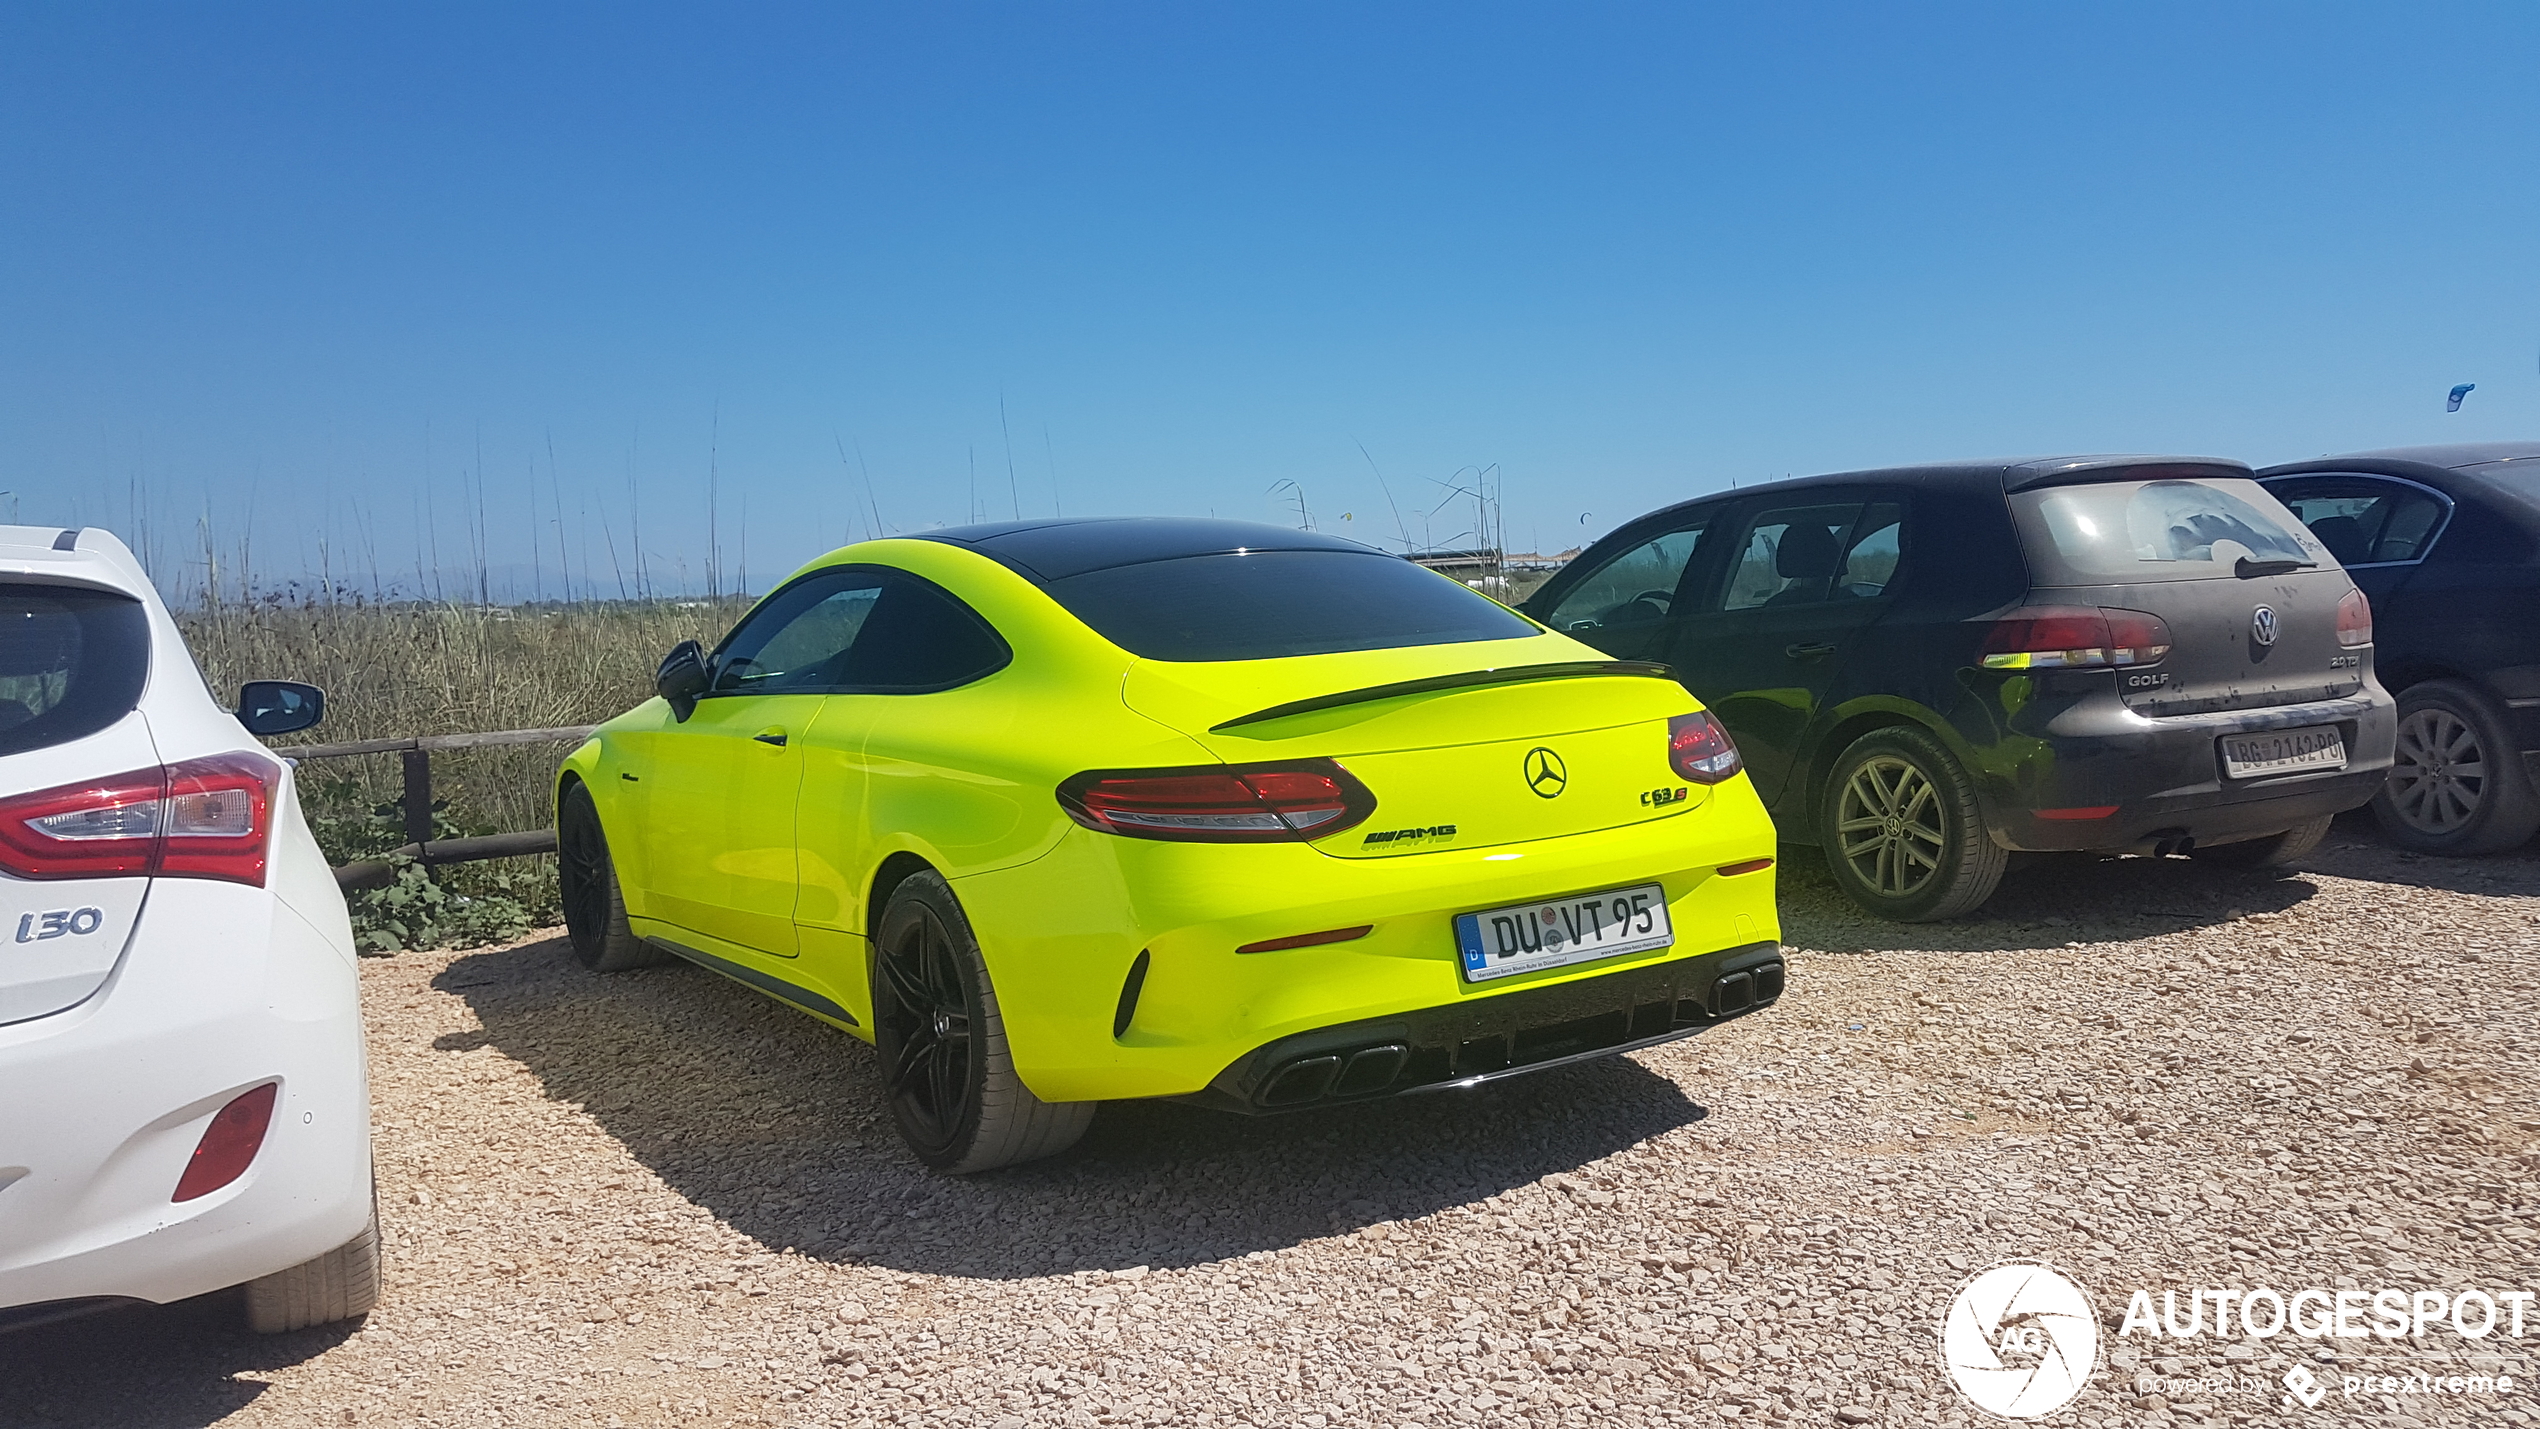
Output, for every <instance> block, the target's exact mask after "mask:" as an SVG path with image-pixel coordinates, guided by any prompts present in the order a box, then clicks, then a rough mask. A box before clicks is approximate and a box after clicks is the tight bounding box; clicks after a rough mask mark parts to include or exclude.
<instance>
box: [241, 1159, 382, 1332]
mask: <svg viewBox="0 0 2540 1429" xmlns="http://www.w3.org/2000/svg"><path fill="white" fill-rule="evenodd" d="M370 1201H371V1205H370V1223H369V1224H368V1225H365V1226H363V1227H362V1233H361V1234H360V1235H357V1236H355V1237H353V1238H352V1239H351V1240H348V1241H346V1242H344V1243H343V1244H342V1245H339V1246H337V1247H336V1248H335V1249H333V1250H330V1251H328V1252H327V1253H326V1254H324V1255H321V1256H319V1257H318V1258H317V1259H315V1260H304V1261H302V1262H300V1263H299V1264H298V1265H295V1266H292V1267H291V1268H290V1269H289V1270H277V1271H275V1272H274V1273H273V1274H271V1275H267V1276H264V1277H262V1278H260V1279H256V1280H250V1281H248V1282H247V1328H248V1329H250V1330H253V1331H255V1332H256V1333H257V1334H259V1335H278V1334H281V1333H283V1332H284V1331H286V1330H304V1329H307V1328H308V1327H309V1326H311V1325H326V1324H332V1323H334V1322H335V1321H337V1320H350V1319H352V1318H353V1317H355V1316H357V1315H367V1314H369V1313H370V1310H371V1307H372V1306H374V1305H376V1304H378V1303H379V1192H378V1189H377V1188H376V1187H373V1188H372V1191H371V1198H370Z"/></svg>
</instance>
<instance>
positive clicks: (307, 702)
mask: <svg viewBox="0 0 2540 1429" xmlns="http://www.w3.org/2000/svg"><path fill="white" fill-rule="evenodd" d="M324 718H326V691H324V690H321V689H319V688H318V687H317V686H315V685H303V684H301V683H299V682H298V681H296V680H249V681H248V682H247V683H246V684H243V685H241V686H239V687H238V722H239V723H240V724H243V725H245V726H247V732H248V733H249V734H253V735H260V736H269V735H276V734H289V733H291V732H292V731H293V730H301V729H307V728H308V727H309V726H310V725H313V724H316V723H317V722H318V721H319V720H322V719H324Z"/></svg>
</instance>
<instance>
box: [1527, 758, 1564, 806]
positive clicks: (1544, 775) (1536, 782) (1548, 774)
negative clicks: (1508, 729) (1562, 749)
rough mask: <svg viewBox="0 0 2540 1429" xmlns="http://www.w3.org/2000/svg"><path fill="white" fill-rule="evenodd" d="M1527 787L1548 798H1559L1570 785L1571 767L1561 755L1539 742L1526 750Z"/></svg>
mask: <svg viewBox="0 0 2540 1429" xmlns="http://www.w3.org/2000/svg"><path fill="white" fill-rule="evenodd" d="M1526 787H1527V788H1529V789H1532V790H1534V791H1535V793H1536V794H1537V795H1539V796H1541V797H1543V798H1546V799H1558V798H1560V797H1561V791H1562V790H1564V789H1567V788H1569V787H1570V767H1569V766H1568V765H1566V764H1563V763H1562V762H1561V756H1560V755H1558V754H1555V753H1553V752H1552V751H1551V750H1549V749H1546V748H1544V747H1543V746H1542V745H1540V744H1538V745H1536V746H1535V747H1534V748H1532V749H1529V750H1527V751H1526Z"/></svg>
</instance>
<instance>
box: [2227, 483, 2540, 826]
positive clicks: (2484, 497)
mask: <svg viewBox="0 0 2540 1429" xmlns="http://www.w3.org/2000/svg"><path fill="white" fill-rule="evenodd" d="M2258 480H2259V483H2260V484H2261V485H2263V486H2265V487H2266V489H2267V490H2268V491H2269V492H2271V493H2273V494H2274V496H2275V497H2276V499H2277V500H2279V501H2282V502H2283V503H2284V504H2285V505H2286V506H2288V507H2290V508H2292V510H2293V514H2295V515H2296V516H2299V517H2301V518H2302V519H2303V520H2304V521H2306V522H2308V523H2309V524H2310V528H2311V534H2312V535H2314V536H2316V537H2318V538H2319V540H2320V542H2321V543H2322V544H2324V545H2326V546H2327V547H2328V550H2329V554H2331V555H2333V556H2335V557H2337V559H2338V560H2340V561H2343V562H2344V563H2345V565H2346V569H2347V571H2348V572H2349V573H2350V574H2352V575H2353V576H2354V578H2355V583H2356V584H2357V585H2360V586H2362V587H2363V588H2364V593H2365V594H2366V595H2367V596H2369V597H2370V598H2371V600H2372V602H2373V608H2374V610H2375V612H2376V613H2377V614H2378V616H2379V617H2380V625H2379V631H2378V634H2379V636H2380V640H2379V656H2380V658H2379V665H2380V678H2381V680H2382V683H2383V684H2385V685H2387V686H2388V687H2389V688H2390V690H2391V691H2392V692H2394V693H2395V694H2397V695H2398V697H2399V753H2398V762H2397V763H2396V764H2395V765H2394V766H2393V767H2392V769H2391V771H2390V782H2389V784H2388V785H2387V786H2385V787H2384V788H2383V790H2382V792H2381V796H2380V797H2379V798H2378V799H2375V800H2374V801H2373V806H2372V810H2373V814H2374V816H2375V817H2377V818H2379V819H2380V820H2381V826H2382V828H2383V829H2385V830H2387V831H2388V832H2389V834H2390V836H2391V838H2392V839H2394V840H2396V841H2397V842H2398V843H2400V844H2401V845H2403V846H2405V847H2407V848H2412V849H2416V850H2418V851H2420V852H2423V853H2448V854H2477V853H2494V852H2496V851H2498V850H2500V849H2509V848H2514V847H2517V846H2519V845H2521V844H2523V843H2525V842H2527V841H2528V840H2529V839H2530V838H2531V835H2532V833H2533V832H2534V831H2535V830H2540V779H2536V778H2535V777H2534V770H2535V767H2540V442H2513V443H2489V444H2484V445H2475V446H2472V445H2462V446H2445V447H2407V448H2402V449H2399V450H2395V451H2380V452H2358V453H2356V454H2354V455H2351V456H2340V457H2323V458H2321V459H2320V460H2318V461H2305V462H2294V463H2292V464H2290V465H2286V466H2274V467H2269V468H2267V469H2266V470H2265V471H2262V472H2260V473H2258Z"/></svg>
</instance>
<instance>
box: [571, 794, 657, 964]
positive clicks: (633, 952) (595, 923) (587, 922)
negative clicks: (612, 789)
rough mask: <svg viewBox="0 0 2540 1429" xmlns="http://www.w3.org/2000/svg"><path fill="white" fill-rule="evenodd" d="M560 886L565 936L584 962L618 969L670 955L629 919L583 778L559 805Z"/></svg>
mask: <svg viewBox="0 0 2540 1429" xmlns="http://www.w3.org/2000/svg"><path fill="white" fill-rule="evenodd" d="M556 891H557V893H558V894H559V895H560V897H561V900H562V902H563V903H564V930H565V936H566V939H567V941H569V942H571V943H572V944H573V955H574V956H575V957H576V958H578V959H580V960H581V962H582V965H583V966H584V967H586V968H589V969H591V970H592V971H593V972H603V973H614V972H624V971H626V970H627V969H629V968H649V967H659V966H660V965H661V964H663V963H666V962H669V961H670V955H669V954H668V953H665V952H663V951H662V950H661V949H659V948H656V947H654V946H653V945H652V944H650V943H647V942H645V941H644V940H643V939H641V938H638V937H636V936H635V931H634V929H632V928H629V927H628V926H627V925H626V898H625V895H624V894H623V893H621V892H620V891H619V889H618V886H617V862H616V860H614V859H612V858H610V857H609V839H608V834H607V832H606V831H604V830H603V829H601V827H600V810H599V808H598V806H597V805H595V804H593V803H592V802H591V791H590V790H588V789H586V788H584V787H582V785H580V784H579V783H577V784H575V785H574V786H573V787H572V788H570V789H567V790H565V791H564V798H563V800H562V807H561V808H559V809H558V810H557V811H556Z"/></svg>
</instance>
